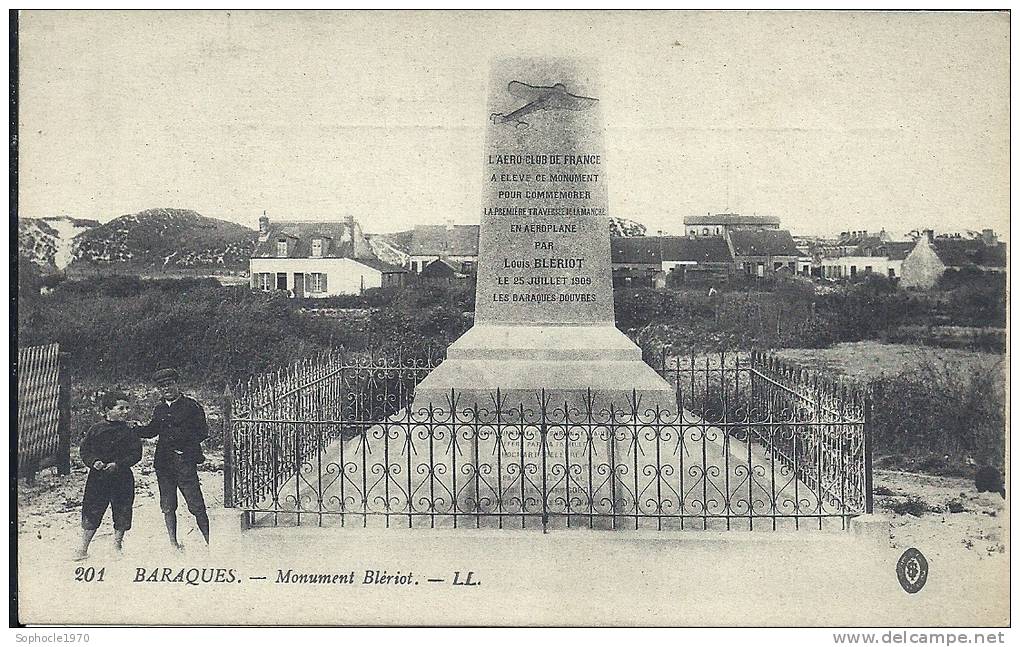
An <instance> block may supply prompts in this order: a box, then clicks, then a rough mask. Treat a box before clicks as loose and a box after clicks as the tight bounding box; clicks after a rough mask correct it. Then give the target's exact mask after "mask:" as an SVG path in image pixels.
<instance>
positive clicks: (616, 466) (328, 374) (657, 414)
mask: <svg viewBox="0 0 1020 647" xmlns="http://www.w3.org/2000/svg"><path fill="white" fill-rule="evenodd" d="M702 360H703V358H698V357H693V356H691V357H668V356H667V357H663V362H662V364H661V366H660V367H659V370H660V373H661V374H662V375H663V377H664V378H666V379H667V380H669V381H670V382H672V383H673V384H674V386H675V387H676V392H677V398H678V401H679V402H680V403H681V405H682V406H681V407H678V408H676V409H675V410H673V411H665V410H661V409H657V408H647V407H642V406H641V405H640V403H639V400H638V398H637V394H636V393H634V396H633V398H632V399H631V403H630V406H629V407H623V408H620V407H618V406H617V405H616V404H614V403H613V402H609V403H606V404H604V403H602V402H600V401H599V398H598V397H597V395H596V394H593V393H588V394H587V396H586V397H585V398H584V402H583V403H582V404H581V405H580V406H576V405H571V404H569V403H565V402H555V401H553V399H552V398H551V397H550V395H549V394H547V393H545V392H538V393H535V394H534V398H533V399H528V400H527V401H515V402H510V401H508V400H507V399H506V398H505V397H504V396H503V394H502V393H501V391H498V390H497V391H496V392H494V393H492V394H491V397H490V401H489V402H488V403H486V404H485V405H484V406H482V405H479V404H473V405H472V406H470V407H465V406H461V403H460V400H459V398H458V396H457V394H456V393H455V392H454V393H451V394H450V397H449V402H448V405H447V406H446V407H445V408H442V407H436V406H429V407H421V408H417V409H416V408H414V407H413V405H412V402H413V394H414V387H415V385H416V384H417V383H418V382H419V381H420V380H421V379H422V378H423V377H424V376H425V375H426V374H427V373H428V371H429V370H430V369H431V367H432V366H434V365H435V364H436V363H438V358H436V357H427V358H425V359H416V360H413V361H408V360H407V359H406V358H397V359H393V358H388V359H387V358H380V357H376V356H361V357H356V358H353V359H350V360H346V359H345V360H337V359H334V358H333V357H332V356H330V357H328V358H324V359H323V360H322V361H321V362H320V363H318V364H315V365H314V369H313V370H308V371H307V372H306V373H301V370H300V368H296V369H293V370H291V371H289V372H287V373H286V375H283V374H282V373H281V377H280V379H279V380H278V381H277V382H272V381H268V382H266V381H255V382H254V383H253V384H255V385H256V386H257V387H258V388H255V387H249V388H245V389H242V392H241V395H240V397H238V398H237V399H236V400H235V404H234V407H232V412H233V414H234V415H233V417H232V419H231V422H230V429H229V433H230V435H231V441H232V442H231V443H230V447H231V460H230V468H229V469H230V477H231V485H230V488H231V494H232V499H231V500H232V503H233V504H234V505H235V506H237V507H239V508H241V509H243V510H245V511H246V512H249V513H251V514H253V515H256V516H257V515H263V516H265V517H268V518H271V519H272V521H273V522H279V521H280V519H281V518H283V519H284V520H285V521H286V520H287V519H294V520H297V521H298V522H300V520H301V519H302V517H304V518H305V519H308V518H312V519H315V520H317V521H318V523H320V524H321V523H327V522H331V521H333V520H339V523H342V524H348V523H357V524H359V525H369V522H370V520H375V519H380V520H382V521H383V522H384V523H385V524H386V525H391V524H394V523H397V524H400V525H405V526H411V527H414V526H420V525H427V526H437V525H451V526H461V525H471V526H475V527H480V526H483V525H485V526H490V525H491V526H494V527H509V526H516V527H529V526H536V525H537V526H541V527H549V526H550V525H553V526H555V525H564V526H574V525H584V526H588V527H591V528H596V527H598V528H603V527H606V528H626V527H630V528H642V527H651V528H658V529H671V528H676V529H684V528H701V529H712V528H733V527H744V528H748V529H755V528H772V529H776V528H779V527H780V526H785V525H790V524H792V525H793V526H794V527H801V526H809V525H813V526H816V527H819V528H822V527H825V526H826V523H827V521H831V522H836V523H838V524H839V526H841V527H845V525H846V521H847V520H848V519H849V517H851V516H854V515H856V514H861V513H863V512H865V511H866V508H867V505H868V500H869V496H868V495H869V492H868V487H869V484H870V480H869V477H868V474H867V470H868V469H869V463H868V460H867V454H868V451H869V446H868V443H867V437H866V433H865V431H866V429H865V424H866V417H865V414H866V398H865V397H864V391H863V389H858V388H855V387H853V386H852V385H848V384H843V383H837V382H834V381H826V380H822V379H821V378H819V377H818V376H817V375H816V374H813V373H807V372H803V371H799V370H795V369H793V368H791V367H789V366H786V365H785V364H782V363H781V362H778V360H775V359H774V358H772V357H770V356H766V355H762V354H757V353H756V354H751V355H737V354H728V355H727V354H723V355H720V356H718V357H716V358H709V359H704V361H702ZM259 388H263V389H266V390H267V391H268V392H269V395H267V394H266V393H265V392H262V391H260V390H259Z"/></svg>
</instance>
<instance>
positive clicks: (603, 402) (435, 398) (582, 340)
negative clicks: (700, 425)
mask: <svg viewBox="0 0 1020 647" xmlns="http://www.w3.org/2000/svg"><path fill="white" fill-rule="evenodd" d="M497 389H499V390H500V395H501V397H502V398H503V402H504V403H506V406H507V407H509V408H514V407H516V406H518V405H520V404H522V403H523V404H524V406H525V407H526V408H531V409H532V410H534V409H535V406H536V405H537V404H538V400H539V397H540V394H541V392H542V390H543V389H544V390H545V394H546V397H547V398H548V402H549V406H550V407H551V408H562V407H563V404H564V402H566V403H567V405H568V406H570V407H574V408H577V409H578V410H579V411H581V412H584V410H585V406H586V400H587V397H588V392H589V390H590V391H591V393H592V395H593V396H594V404H595V407H596V409H597V410H601V409H606V408H608V407H609V406H610V404H612V406H613V407H614V408H616V409H617V410H621V411H626V412H629V411H630V410H631V407H632V398H633V397H634V395H635V394H636V396H637V402H638V409H639V411H646V410H651V409H654V408H655V407H656V406H658V407H659V408H660V409H662V410H666V411H675V409H676V395H675V392H674V389H673V387H672V386H671V385H670V384H669V383H668V382H666V381H665V380H663V379H662V377H660V376H659V375H658V374H657V373H656V372H655V371H654V370H653V369H652V368H651V367H650V366H648V365H647V364H645V363H644V362H643V361H642V359H641V349H640V348H638V346H637V345H636V344H635V343H634V342H632V341H631V340H630V339H628V338H627V336H626V335H624V334H623V333H622V332H620V331H619V330H618V329H617V328H616V327H615V326H611V325H587V326H586V325H496V324H480V325H476V326H474V327H473V328H471V330H469V331H468V332H467V333H465V334H464V335H463V336H462V337H461V338H460V339H458V340H457V341H456V342H454V343H453V345H451V346H450V348H449V349H448V350H447V359H446V361H444V362H443V363H442V364H440V365H439V366H438V367H436V368H435V369H434V370H433V371H432V372H431V373H430V374H429V375H428V376H427V377H426V378H425V379H424V380H423V381H422V382H421V383H420V384H419V385H418V387H417V388H416V389H415V399H414V407H415V408H418V407H428V406H429V405H432V406H434V407H436V408H440V409H444V410H445V409H448V406H449V398H450V392H451V390H453V391H454V392H455V393H456V394H457V398H458V400H457V407H458V409H463V408H465V407H471V406H473V405H474V404H476V403H477V405H478V407H479V408H488V409H490V410H491V407H492V404H493V398H494V397H495V394H496V390H497Z"/></svg>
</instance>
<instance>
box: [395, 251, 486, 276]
mask: <svg viewBox="0 0 1020 647" xmlns="http://www.w3.org/2000/svg"><path fill="white" fill-rule="evenodd" d="M439 258H445V259H446V260H448V261H450V262H451V263H453V264H455V265H456V266H457V271H458V272H459V271H461V270H462V269H463V267H464V262H465V261H467V262H471V263H474V265H475V269H478V257H477V256H442V257H440V256H437V255H435V254H421V255H417V256H411V258H410V260H409V261H408V267H409V268H410V269H411V271H412V272H414V273H415V274H421V271H422V270H423V269H425V267H426V266H427V265H428V264H429V263H431V262H432V261H434V260H436V259H439Z"/></svg>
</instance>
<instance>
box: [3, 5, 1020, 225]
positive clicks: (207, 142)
mask: <svg viewBox="0 0 1020 647" xmlns="http://www.w3.org/2000/svg"><path fill="white" fill-rule="evenodd" d="M19 29H20V35H19V38H20V106H19V111H20V112H19V118H20V128H19V136H20V139H19V142H20V163H21V167H20V184H19V194H20V213H21V215H22V216H28V217H38V216H46V215H58V214H70V215H74V216H79V217H88V218H98V219H100V220H108V219H110V218H113V217H116V216H119V215H123V214H126V213H132V212H136V211H140V210H142V209H146V208H151V207H180V208H190V209H195V210H196V211H198V212H200V213H202V214H203V215H207V216H213V217H217V218H224V219H228V220H234V221H237V222H241V223H244V224H248V225H252V226H254V225H255V224H256V222H257V218H258V216H259V215H261V213H262V212H263V210H265V211H266V212H267V213H268V214H269V215H270V217H271V218H274V219H277V220H288V219H289V220H295V219H313V220H314V219H321V220H331V219H337V218H340V217H342V216H344V215H347V214H352V215H354V216H355V217H357V218H359V219H360V220H361V221H362V223H363V226H364V227H365V229H366V230H367V231H370V232H387V231H396V230H400V229H407V228H410V227H411V226H413V225H415V224H420V223H438V222H443V221H445V220H452V221H454V222H461V223H477V222H478V221H479V218H480V215H479V214H480V211H481V189H482V177H483V169H482V143H483V142H482V136H483V129H484V127H485V125H486V114H485V113H486V110H485V105H484V103H485V97H486V83H487V78H486V77H487V71H488V59H490V58H492V57H503V56H521V55H527V56H535V55H556V56H584V57H594V58H596V59H598V61H599V62H600V66H601V70H602V78H603V90H602V92H601V96H600V97H599V98H600V99H601V100H602V101H603V103H602V109H603V115H604V119H605V122H606V160H605V173H606V178H607V180H608V191H609V209H610V213H611V214H613V215H615V216H619V217H624V218H631V219H634V220H637V221H639V222H642V223H644V224H645V225H647V226H648V229H649V230H650V233H654V232H655V231H656V230H658V229H663V230H666V231H669V232H678V231H681V230H682V220H683V217H684V216H687V215H693V214H703V213H707V212H720V211H724V210H726V211H736V212H740V213H758V214H768V215H774V216H778V217H779V218H780V219H781V220H782V223H783V226H784V227H786V228H789V229H791V230H792V231H793V232H794V233H795V234H797V233H833V232H838V231H840V230H844V229H868V230H878V229H881V228H882V227H885V228H887V229H890V230H893V231H895V232H897V233H898V232H903V231H907V230H909V229H913V228H915V227H916V228H921V227H925V226H929V227H934V228H936V229H938V230H950V231H957V230H962V229H981V228H982V227H994V228H995V229H996V230H998V231H1000V232H1004V231H1005V230H1006V228H1007V222H1008V220H1007V219H1008V213H1009V211H1008V209H1009V130H1008V127H1009V77H1008V69H1009V41H1008V38H1009V22H1008V15H1007V14H1005V13H999V14H994V13H984V14H979V13H973V14H965V13H920V12H917V13H901V14H893V13H836V12H830V13H798V12H784V13H771V14H763V13H750V14H749V13H743V12H731V13H673V14H664V13H649V12H640V13H629V14H621V13H597V14H589V13H575V12H561V13H524V12H520V13H484V14H478V13H476V14H458V13H433V14H424V13H357V14H336V13H333V14H324V13H296V14H294V13H243V12H236V11H234V12H217V13H194V12H180V13H174V14H154V13H142V12H131V13H107V12H89V13H81V14H66V13H57V12H42V13H23V14H22V16H21V23H20V28H19Z"/></svg>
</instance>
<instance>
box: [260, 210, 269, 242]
mask: <svg viewBox="0 0 1020 647" xmlns="http://www.w3.org/2000/svg"><path fill="white" fill-rule="evenodd" d="M267 240H269V216H267V215H266V212H265V211H263V212H262V215H261V216H260V217H259V242H262V243H264V242H266V241H267Z"/></svg>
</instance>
